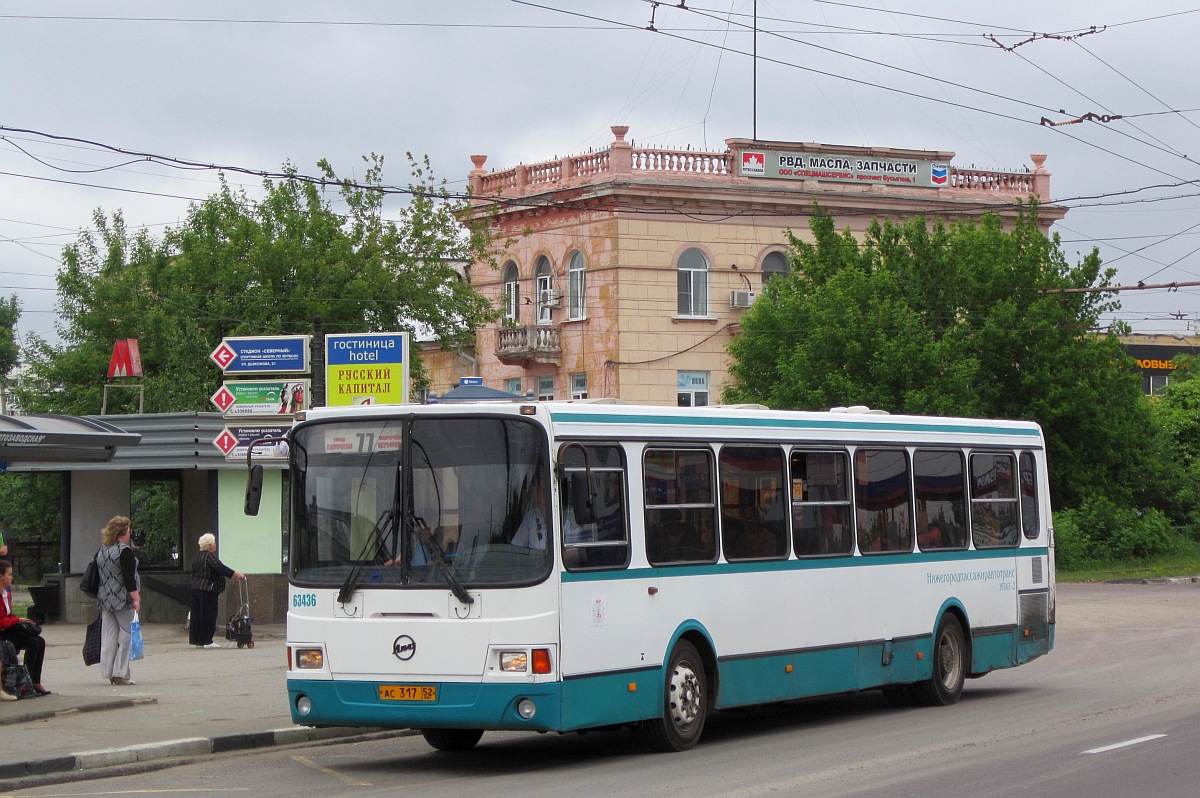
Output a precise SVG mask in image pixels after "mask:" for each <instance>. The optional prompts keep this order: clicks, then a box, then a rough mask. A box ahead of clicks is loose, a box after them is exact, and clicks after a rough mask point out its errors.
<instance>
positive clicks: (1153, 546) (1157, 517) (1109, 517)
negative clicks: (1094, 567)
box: [1054, 496, 1184, 571]
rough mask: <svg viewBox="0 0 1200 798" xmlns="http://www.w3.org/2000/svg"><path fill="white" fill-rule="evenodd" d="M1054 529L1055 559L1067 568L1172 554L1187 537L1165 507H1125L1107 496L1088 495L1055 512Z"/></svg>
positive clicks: (1058, 563) (1063, 567) (1059, 564)
mask: <svg viewBox="0 0 1200 798" xmlns="http://www.w3.org/2000/svg"><path fill="white" fill-rule="evenodd" d="M1054 531H1055V543H1056V549H1055V558H1056V563H1057V565H1058V567H1059V568H1062V569H1063V570H1067V571H1069V570H1072V569H1077V568H1082V567H1085V566H1087V565H1090V564H1094V563H1097V562H1121V561H1130V560H1145V559H1148V558H1150V557H1157V556H1160V555H1163V554H1170V553H1172V552H1175V551H1178V550H1179V548H1180V547H1181V545H1182V544H1183V541H1184V537H1183V536H1182V535H1181V534H1180V533H1179V532H1177V531H1176V530H1175V528H1174V527H1173V526H1172V525H1171V522H1170V519H1168V518H1167V516H1166V515H1165V514H1164V513H1163V512H1162V511H1160V510H1157V509H1150V510H1145V511H1142V510H1137V509H1134V508H1130V507H1125V506H1122V505H1120V504H1117V503H1116V502H1114V501H1112V500H1111V499H1109V498H1107V497H1104V496H1089V497H1087V498H1086V499H1084V501H1083V504H1082V505H1081V506H1080V507H1079V508H1078V509H1075V510H1061V511H1059V512H1056V513H1055V514H1054Z"/></svg>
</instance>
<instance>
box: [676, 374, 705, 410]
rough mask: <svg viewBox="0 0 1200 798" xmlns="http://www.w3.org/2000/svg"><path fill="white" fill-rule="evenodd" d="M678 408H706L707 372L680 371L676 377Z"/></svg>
mask: <svg viewBox="0 0 1200 798" xmlns="http://www.w3.org/2000/svg"><path fill="white" fill-rule="evenodd" d="M676 384H677V389H678V397H679V406H680V407H707V406H708V372H707V371H680V372H678V374H677V375H676Z"/></svg>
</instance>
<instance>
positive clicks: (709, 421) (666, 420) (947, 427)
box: [550, 411, 1040, 438]
mask: <svg viewBox="0 0 1200 798" xmlns="http://www.w3.org/2000/svg"><path fill="white" fill-rule="evenodd" d="M550 418H551V420H553V421H555V422H559V423H579V424H622V425H628V424H663V425H667V426H676V427H743V428H744V427H763V428H772V427H774V428H780V429H813V430H859V431H861V430H873V431H878V432H947V433H960V434H964V435H1024V436H1029V437H1034V438H1036V437H1039V435H1040V433H1039V432H1038V429H1037V427H1034V426H1027V427H992V426H985V425H983V424H979V425H976V424H939V423H936V422H932V421H931V422H923V421H917V422H910V421H876V420H872V421H862V420H857V419H850V418H847V419H845V420H843V419H828V420H826V419H807V418H743V417H735V416H714V417H708V416H658V415H635V414H628V415H618V414H615V413H614V414H607V413H596V414H592V413H577V412H561V411H560V412H554V411H551V413H550ZM871 418H872V419H878V418H880V417H879V416H872V417H871Z"/></svg>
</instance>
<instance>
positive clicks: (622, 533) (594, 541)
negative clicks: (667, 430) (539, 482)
mask: <svg viewBox="0 0 1200 798" xmlns="http://www.w3.org/2000/svg"><path fill="white" fill-rule="evenodd" d="M585 452H586V459H585ZM559 457H560V466H561V468H562V479H561V481H560V482H559V498H560V501H561V502H562V537H563V562H564V564H565V565H566V566H567V568H569V569H571V570H586V569H593V568H624V567H625V566H626V565H628V563H629V524H628V517H629V516H628V514H627V513H626V505H627V503H626V500H625V497H626V472H625V460H624V454H623V452H622V450H621V448H620V447H619V446H587V447H586V448H585V447H583V446H580V445H579V444H567V445H566V446H564V447H563V448H562V449H561V450H560V454H559Z"/></svg>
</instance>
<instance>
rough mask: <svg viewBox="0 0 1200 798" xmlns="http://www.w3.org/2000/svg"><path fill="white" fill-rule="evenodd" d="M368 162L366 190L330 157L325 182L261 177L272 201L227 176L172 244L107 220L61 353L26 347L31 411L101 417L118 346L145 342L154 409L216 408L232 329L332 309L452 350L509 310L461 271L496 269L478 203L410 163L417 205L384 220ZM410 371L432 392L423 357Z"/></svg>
mask: <svg viewBox="0 0 1200 798" xmlns="http://www.w3.org/2000/svg"><path fill="white" fill-rule="evenodd" d="M364 160H365V161H366V162H367V168H366V174H365V177H364V179H363V180H361V181H359V182H357V183H353V182H349V181H341V180H339V178H338V177H337V175H336V174H335V173H334V172H333V169H332V168H331V167H330V166H329V164H328V163H326V162H324V161H323V162H321V164H320V166H321V169H322V173H323V180H324V182H323V183H322V184H320V185H318V184H314V183H313V182H312V181H310V180H305V179H300V178H299V177H297V176H295V173H294V170H291V169H289V170H288V172H289V174H291V175H292V176H291V177H289V178H287V179H283V180H279V181H271V180H268V181H265V182H264V191H265V195H264V196H263V197H262V198H261V199H252V198H251V197H249V196H247V195H246V194H245V193H244V192H238V191H234V190H232V189H231V188H230V187H229V186H228V184H227V183H226V182H225V180H224V178H223V177H222V180H221V188H220V190H219V191H218V192H217V193H215V194H214V195H212V196H210V197H209V198H208V199H206V200H205V201H203V202H201V203H198V204H196V205H193V206H192V207H191V208H190V209H189V212H188V214H187V218H186V219H185V220H184V221H183V222H182V224H180V225H179V226H178V227H174V228H170V229H168V230H167V231H166V232H165V233H164V234H163V236H162V238H161V239H155V238H153V237H152V236H150V234H148V233H147V232H145V231H144V230H143V231H139V232H137V233H131V232H130V231H129V230H128V229H127V227H126V225H125V221H124V219H123V217H122V215H121V213H120V212H119V211H118V212H116V213H113V214H112V215H111V217H106V216H105V215H104V214H103V213H102V212H100V211H97V212H96V213H95V216H94V230H91V231H87V232H85V233H84V234H82V235H81V236H80V238H79V240H78V241H77V242H76V243H75V244H73V245H71V246H69V247H67V248H66V250H65V251H64V256H63V268H62V270H61V271H60V272H59V275H58V289H59V302H60V308H59V312H60V317H61V320H60V322H59V325H58V333H59V335H60V337H61V344H57V345H55V344H51V343H48V342H47V341H45V340H42V339H33V340H32V341H31V342H30V343H29V345H28V346H27V347H26V359H27V361H28V362H29V365H30V372H29V374H28V376H27V377H26V378H24V379H22V380H21V381H20V383H19V385H18V388H17V395H18V397H19V399H20V401H21V402H22V404H23V406H24V407H26V408H27V409H29V410H31V411H54V412H62V413H72V414H86V413H97V412H99V410H100V406H101V398H102V392H103V385H104V376H105V374H106V373H107V366H108V362H109V358H110V357H111V353H112V346H113V342H114V341H116V340H118V339H123V338H136V339H138V341H139V345H140V350H141V357H142V366H143V370H144V372H145V377H144V378H143V380H142V383H143V385H144V386H145V411H146V412H165V411H186V410H208V409H211V407H210V404H209V401H208V397H209V396H210V395H211V394H212V392H213V390H214V388H215V384H216V383H217V382H218V380H219V377H218V375H217V373H216V371H215V369H214V367H213V365H212V363H211V362H210V361H209V359H208V354H209V352H211V351H212V349H213V348H214V347H215V346H216V344H217V343H218V342H219V341H220V340H221V338H222V337H225V336H237V335H288V334H302V333H307V332H310V331H311V330H312V319H313V317H314V316H321V317H322V318H323V319H324V329H325V331H326V332H330V333H334V332H365V331H384V330H386V331H409V332H410V333H417V332H425V333H430V334H432V335H434V336H435V337H436V338H437V339H438V340H439V341H440V342H441V343H442V344H443V345H450V344H452V343H454V342H457V341H462V340H463V339H465V338H467V337H468V336H469V335H470V334H471V331H472V330H473V329H475V328H476V327H477V326H478V325H479V324H481V323H483V322H484V321H487V320H489V319H491V318H493V317H494V316H495V315H496V311H495V309H494V308H492V307H491V306H490V303H488V301H487V300H486V299H485V298H484V297H483V296H482V295H480V294H479V293H478V292H477V291H475V290H474V289H473V288H472V287H471V285H470V284H469V283H468V282H467V281H465V280H463V279H462V278H461V276H460V274H459V273H458V272H457V271H456V270H455V264H456V263H462V264H470V263H475V262H480V261H490V260H491V258H492V251H491V242H490V239H489V238H488V236H487V233H486V231H485V229H484V228H483V226H482V225H479V226H472V227H468V226H464V224H463V223H461V222H460V221H459V220H460V216H461V215H462V211H463V210H464V209H465V206H464V205H463V204H462V203H461V202H454V201H451V200H450V198H449V195H448V192H447V191H446V189H445V186H444V184H439V183H437V182H436V181H435V180H434V178H433V176H432V174H431V173H430V170H429V165H428V163H427V162H423V163H418V162H415V161H412V159H411V156H410V162H412V175H413V182H412V184H411V185H410V186H409V195H410V199H409V202H408V204H407V206H406V207H405V208H404V209H403V210H401V211H400V212H399V214H398V218H396V219H395V220H392V219H387V218H385V216H384V208H383V199H384V195H385V191H384V185H383V183H382V174H383V172H382V170H383V158H382V157H380V156H375V155H371V156H370V157H368V158H365V159H364ZM329 186H332V187H333V188H332V189H330V188H328V187H329ZM335 192H336V194H335ZM331 194H335V197H331V196H330V195H331ZM334 198H336V199H340V200H341V201H342V202H344V203H345V205H346V208H347V210H346V211H345V212H339V211H335V210H334V208H333V206H332V201H331V200H332V199H334ZM412 368H413V371H414V376H415V377H416V379H417V381H418V386H419V385H420V380H421V379H422V372H421V370H420V365H419V361H418V360H417V358H416V357H415V356H414V362H413V364H412ZM134 402H135V397H134V396H133V395H132V392H130V393H129V395H113V394H111V393H110V395H109V406H110V407H115V410H114V411H113V412H130V411H131V410H133V409H135V408H136V405H135V404H134Z"/></svg>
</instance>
